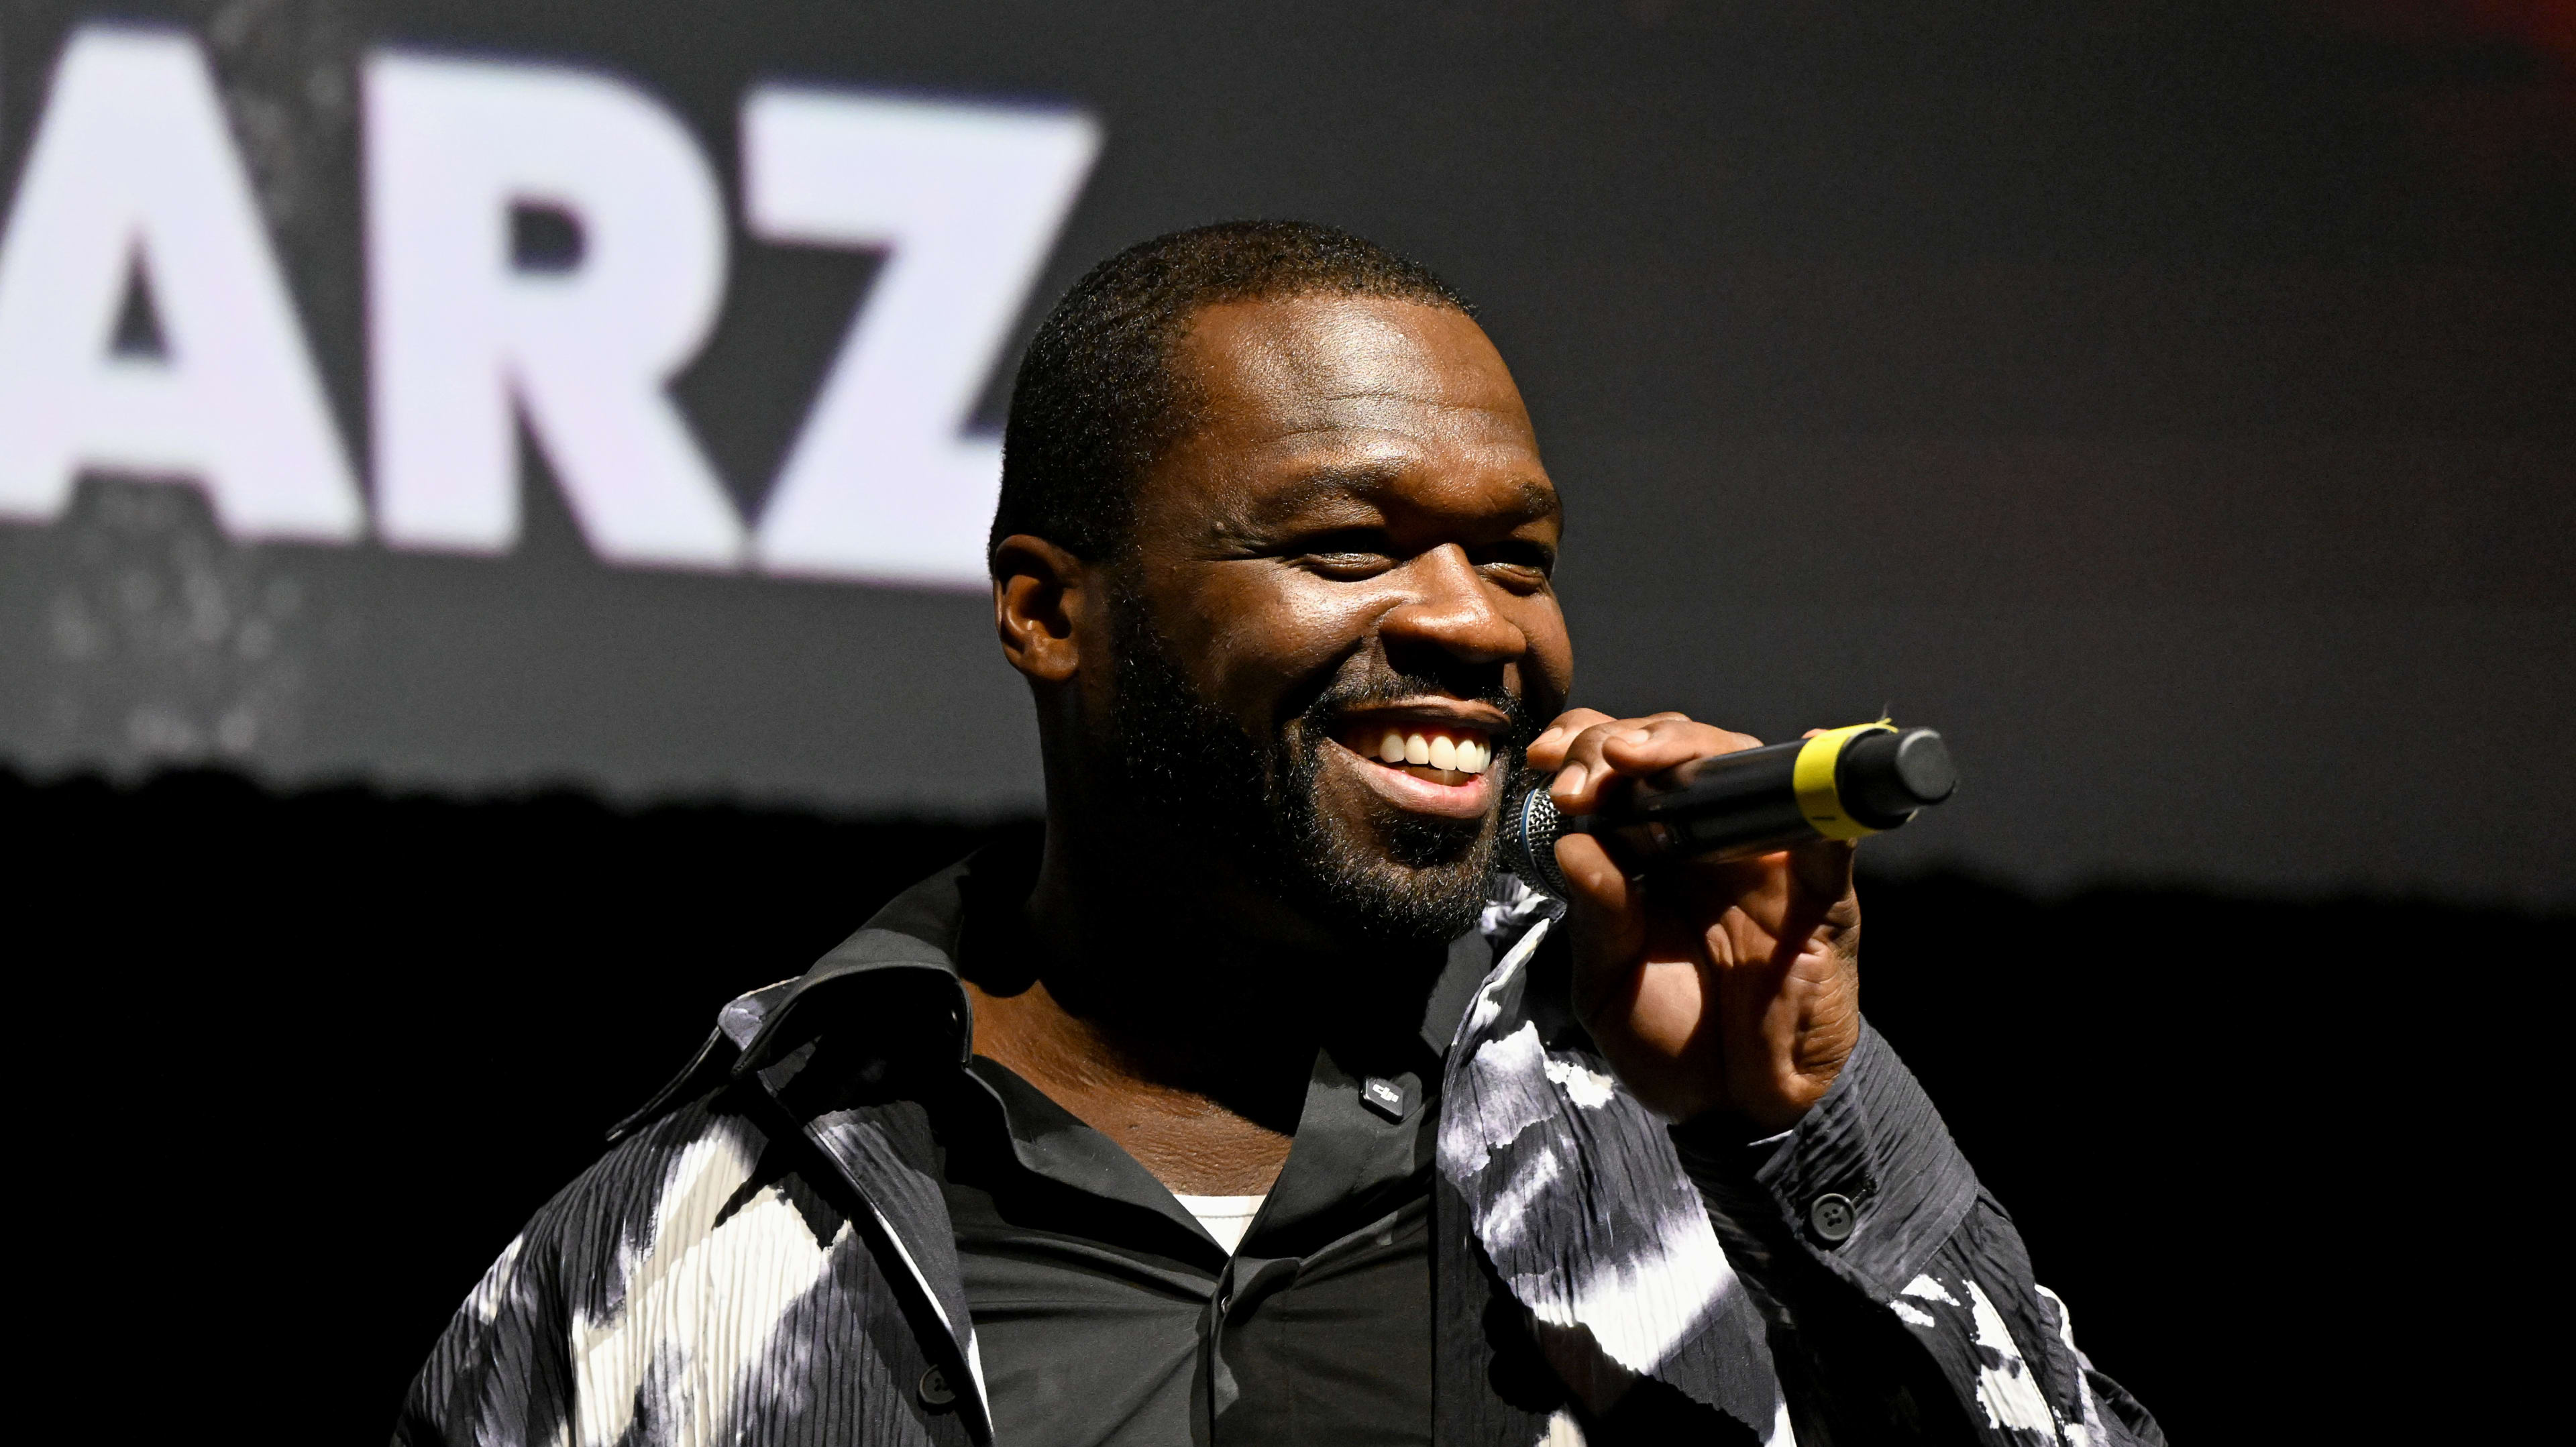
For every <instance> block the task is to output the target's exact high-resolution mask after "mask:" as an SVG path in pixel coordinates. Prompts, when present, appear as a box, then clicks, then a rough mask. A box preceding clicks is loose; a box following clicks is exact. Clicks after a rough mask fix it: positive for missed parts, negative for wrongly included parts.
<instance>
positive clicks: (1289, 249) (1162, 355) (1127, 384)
mask: <svg viewBox="0 0 2576 1447" xmlns="http://www.w3.org/2000/svg"><path fill="white" fill-rule="evenodd" d="M1319 292H1320V293H1340V294H1342V295H1348V296H1376V297H1387V298H1391V299H1393V300H1397V301H1410V302H1419V303H1421V304H1423V305H1425V306H1435V307H1444V308H1447V309H1449V310H1452V311H1457V312H1463V313H1465V314H1467V315H1469V316H1473V315H1475V308H1474V307H1473V306H1471V305H1469V304H1468V302H1467V299H1466V298H1465V297H1462V296H1460V295H1459V294H1458V292H1457V291H1456V290H1455V289H1454V288H1452V287H1451V286H1450V285H1449V284H1448V283H1447V282H1445V281H1442V280H1441V279H1440V278H1439V277H1437V276H1435V275H1433V274H1432V273H1431V271H1430V270H1429V269H1428V268H1426V267H1424V266H1422V265H1421V264H1419V263H1417V262H1414V261H1411V260H1408V259H1407V258H1405V257H1402V256H1399V255H1397V254H1396V253H1394V252H1392V251H1389V250H1387V249H1386V248H1385V247H1383V246H1380V245H1378V244H1377V243H1375V242H1373V241H1366V240H1363V239H1361V238H1360V237H1357V236H1353V235H1352V234H1350V233H1349V232H1347V231H1342V230H1338V229H1336V228H1334V227H1330V226H1320V225H1317V224H1315V223H1313V222H1310V221H1226V222H1220V223H1218V224H1217V225H1214V226H1200V227H1194V228H1192V229H1190V230H1187V231H1175V232H1172V233H1170V234H1169V235H1165V236H1157V237H1155V238H1154V239H1153V240H1151V241H1140V242H1138V243H1137V244H1136V245H1134V246H1131V247H1128V248H1127V249H1126V250H1124V251H1122V252H1119V253H1118V254H1117V255H1116V256H1113V257H1111V258H1109V259H1108V260H1107V261H1104V262H1102V263H1100V264H1099V265H1098V266H1095V267H1093V268H1092V269H1091V270H1090V272H1089V273H1088V274H1086V275H1085V276H1084V277H1083V278H1082V280H1080V281H1078V282H1075V283H1074V284H1073V288H1072V289H1071V290H1070V291H1067V292H1066V293H1065V294H1064V299H1063V300H1061V301H1059V302H1057V303H1056V304H1055V309H1054V310H1053V311H1051V312H1049V313H1047V319H1046V321H1045V322H1044V323H1042V324H1040V326H1039V327H1038V330H1037V335H1036V336H1035V337H1033V338H1031V339H1030V341H1029V349H1028V352H1027V354H1026V355H1025V356H1023V357H1022V358H1021V359H1020V370H1019V375H1018V377H1017V378H1016V379H1015V380H1014V381H1013V383H1012V386H1011V415H1010V420H1009V422H1008V423H1007V424H1006V425H1005V427H1004V429H1003V433H1002V500H1001V505H1000V506H999V507H997V508H996V509H994V513H993V530H992V533H991V535H990V536H989V537H988V538H987V539H986V541H985V556H986V559H987V561H988V562H989V561H991V560H992V557H993V551H994V549H996V548H998V547H999V546H1000V544H1001V541H1002V539H1004V538H1007V537H1009V536H1011V535H1012V534H1014V533H1028V534H1031V535H1033V536H1036V537H1042V538H1045V539H1046V540H1048V541H1049V542H1052V543H1054V544H1056V545H1057V546H1058V547H1061V548H1064V549H1066V550H1068V551H1070V552H1072V553H1073V554H1075V555H1076V556H1078V557H1083V558H1090V559H1106V558H1110V557H1113V556H1115V555H1116V554H1117V553H1118V552H1119V551H1120V550H1121V549H1122V548H1123V547H1124V546H1125V544H1126V542H1127V540H1128V535H1129V532H1130V530H1131V528H1132V527H1133V525H1134V522H1135V506H1134V494H1133V489H1134V485H1135V483H1136V480H1137V479H1138V478H1140V477H1142V476H1143V475H1144V473H1145V471H1146V469H1147V468H1149V467H1151V466H1153V464H1154V462H1155V460H1156V459H1157V458H1159V457H1160V456H1161V455H1162V453H1163V450H1164V449H1165V448H1166V447H1169V446H1170V445H1171V444H1172V443H1173V442H1175V441H1177V440H1178V439H1179V438H1181V437H1183V436H1185V435H1187V433H1188V431H1189V428H1190V427H1191V425H1192V424H1193V420H1194V419H1193V416H1192V411H1193V409H1192V405H1191V404H1192V401H1193V399H1192V398H1191V397H1189V396H1188V395H1186V393H1185V391H1184V389H1183V388H1182V387H1181V386H1180V385H1179V383H1178V380H1177V379H1176V378H1175V377H1174V376H1173V373H1172V368H1171V356H1172V350H1173V348H1174V347H1175V346H1176V345H1177V344H1178V343H1179V341H1180V339H1181V337H1182V335H1183V334H1184V333H1185V332H1186V331H1187V330H1188V329H1189V323H1190V319H1191V318H1192V317H1194V316H1196V315H1197V314H1198V312H1199V311H1200V309H1201V308H1204V307H1208V306H1213V305H1217V304H1219V303H1222V302H1233V301H1251V300H1255V299H1259V298H1267V297H1286V296H1303V295H1311V294H1315V293H1319Z"/></svg>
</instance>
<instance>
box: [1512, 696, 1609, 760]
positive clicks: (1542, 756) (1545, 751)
mask: <svg viewBox="0 0 2576 1447" xmlns="http://www.w3.org/2000/svg"><path fill="white" fill-rule="evenodd" d="M1608 722H1610V715H1608V714H1606V713H1603V712H1602V711H1601V710H1599V709H1597V708H1570V709H1567V710H1566V711H1565V712H1563V713H1561V714H1558V715H1557V716H1556V720H1555V722H1553V723H1550V724H1549V725H1548V726H1547V728H1546V729H1545V731H1543V732H1541V733H1540V734H1539V736H1538V737H1537V738H1534V739H1532V740H1530V741H1529V747H1528V748H1526V749H1523V750H1522V751H1521V757H1522V758H1524V759H1527V760H1528V761H1529V766H1530V767H1531V768H1533V769H1556V768H1559V767H1562V766H1563V765H1564V763H1565V746H1566V745H1568V744H1570V743H1572V742H1574V736H1575V735H1576V734H1579V733H1581V732H1583V731H1584V730H1585V729H1588V728H1590V727H1592V726H1593V725H1594V724H1600V723H1608Z"/></svg>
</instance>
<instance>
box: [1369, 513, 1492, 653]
mask: <svg viewBox="0 0 2576 1447" xmlns="http://www.w3.org/2000/svg"><path fill="white" fill-rule="evenodd" d="M1405 571H1406V572H1407V573H1408V574H1410V575H1411V576H1409V577H1408V578H1407V579H1406V581H1407V582H1408V583H1410V584H1411V585H1412V586H1411V588H1410V593H1411V596H1409V597H1408V598H1406V599H1405V600H1404V601H1403V602H1402V603H1399V604H1397V605H1396V606H1395V607H1394V608H1393V609H1391V610H1390V611H1388V613H1387V614H1386V615H1385V616H1384V617H1383V618H1381V619H1379V621H1378V634H1379V636H1380V637H1381V638H1382V639H1383V640H1384V641H1385V643H1386V645H1387V647H1388V649H1389V650H1390V651H1400V650H1402V649H1403V647H1404V646H1405V645H1413V646H1418V647H1429V648H1436V649H1438V650H1440V651H1441V652H1443V653H1446V654H1449V655H1451V656H1453V657H1455V658H1458V659H1460V660H1462V661H1465V662H1469V663H1508V662H1510V661H1511V660H1513V659H1516V658H1518V657H1520V656H1521V655H1522V654H1524V653H1527V652H1528V651H1529V635H1528V634H1526V633H1523V632H1522V631H1521V628H1520V625H1519V624H1517V623H1514V622H1513V621H1512V620H1511V619H1509V618H1506V617H1504V616H1503V614H1502V611H1501V610H1500V609H1498V608H1496V607H1495V606H1494V602H1495V599H1494V592H1495V590H1494V588H1493V585H1492V584H1490V583H1488V582H1487V581H1486V580H1485V577H1484V575H1483V574H1481V573H1479V572H1477V571H1476V565H1475V564H1474V563H1471V562H1469V561H1468V560H1467V550H1466V549H1464V548H1462V547H1459V546H1458V545H1457V544H1455V543H1449V544H1444V545H1443V546H1441V547H1437V548H1434V549H1432V550H1431V551H1430V552H1427V553H1423V554H1421V555H1419V556H1417V557H1415V558H1414V560H1413V561H1412V562H1410V563H1408V564H1407V565H1406V567H1405Z"/></svg>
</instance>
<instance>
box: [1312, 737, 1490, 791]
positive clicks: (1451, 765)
mask: <svg viewBox="0 0 2576 1447" xmlns="http://www.w3.org/2000/svg"><path fill="white" fill-rule="evenodd" d="M1339 737H1340V739H1341V742H1342V745H1343V747H1345V748H1348V749H1349V750H1350V751H1351V752H1352V753H1355V754H1357V755H1359V756H1360V757H1361V758H1364V759H1368V760H1371V761H1373V762H1375V763H1376V764H1377V765H1378V766H1379V767H1381V768H1387V769H1393V770H1396V771H1398V772H1400V773H1406V774H1411V775H1412V776H1413V777H1415V778H1417V779H1420V780H1422V781H1424V782H1425V783H1431V784H1445V785H1448V786H1450V787H1452V788H1456V787H1458V786H1460V785H1464V784H1472V783H1474V782H1476V780H1477V779H1478V777H1479V776H1481V775H1482V774H1483V773H1484V772H1485V771H1486V770H1487V769H1488V768H1491V767H1492V766H1493V762H1494V744H1493V738H1492V736H1491V735H1490V734H1488V733H1486V732H1485V731H1484V730H1482V729H1478V728H1472V727H1469V726H1467V725H1464V724H1429V723H1421V722H1404V723H1395V724H1381V723H1361V724H1357V725H1354V726H1352V727H1350V728H1346V729H1344V730H1343V731H1342V732H1341V734H1340V736H1339Z"/></svg>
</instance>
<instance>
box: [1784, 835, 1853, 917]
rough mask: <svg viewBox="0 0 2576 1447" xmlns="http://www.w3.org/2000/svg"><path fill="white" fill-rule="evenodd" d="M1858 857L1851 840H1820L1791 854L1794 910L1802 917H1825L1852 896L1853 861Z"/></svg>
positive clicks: (1792, 851)
mask: <svg viewBox="0 0 2576 1447" xmlns="http://www.w3.org/2000/svg"><path fill="white" fill-rule="evenodd" d="M1856 853H1857V850H1856V849H1855V847H1854V841H1852V840H1849V839H1817V840H1813V841H1811V842H1809V843H1805V844H1800V845H1798V846H1796V847H1794V848H1792V849H1791V850H1790V851H1789V881H1790V883H1791V884H1792V885H1793V886H1794V887H1795V889H1796V893H1797V897H1796V899H1795V900H1793V901H1792V904H1791V908H1793V909H1795V910H1797V911H1798V912H1799V913H1801V914H1812V915H1814V916H1816V917H1822V916H1823V915H1824V914H1825V913H1826V912H1827V911H1829V910H1831V909H1832V908H1833V907H1834V906H1835V905H1837V904H1840V903H1841V902H1842V901H1843V900H1844V899H1845V898H1847V897H1848V896H1849V895H1850V894H1851V892H1852V859H1853V856H1854V855H1855V854H1856Z"/></svg>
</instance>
